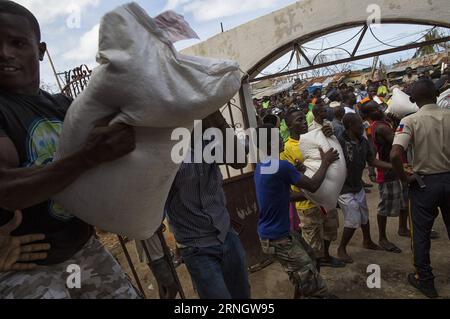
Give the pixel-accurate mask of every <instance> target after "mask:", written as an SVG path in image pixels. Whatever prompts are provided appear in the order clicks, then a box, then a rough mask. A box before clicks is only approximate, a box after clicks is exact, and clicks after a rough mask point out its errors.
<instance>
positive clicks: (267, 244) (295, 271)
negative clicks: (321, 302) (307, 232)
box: [261, 231, 329, 298]
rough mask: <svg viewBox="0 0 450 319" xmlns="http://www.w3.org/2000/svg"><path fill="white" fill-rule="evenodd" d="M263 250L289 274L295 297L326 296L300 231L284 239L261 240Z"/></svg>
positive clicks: (324, 288)
mask: <svg viewBox="0 0 450 319" xmlns="http://www.w3.org/2000/svg"><path fill="white" fill-rule="evenodd" d="M261 245H262V249H263V252H264V253H265V254H267V255H269V256H271V257H272V258H274V259H275V260H277V261H278V262H279V263H280V264H281V266H282V267H283V268H284V270H285V271H286V272H287V274H288V275H289V279H290V281H291V283H292V284H293V285H294V286H295V298H301V297H305V298H326V297H328V296H329V293H328V288H327V286H326V285H325V282H324V281H323V279H322V277H321V276H320V274H319V270H318V268H317V261H316V257H315V255H314V252H313V250H312V249H311V247H310V246H309V245H308V244H307V243H306V242H305V240H304V239H303V238H302V236H301V235H300V233H298V232H295V231H294V232H292V233H291V236H289V237H288V238H286V239H282V240H277V241H264V240H261Z"/></svg>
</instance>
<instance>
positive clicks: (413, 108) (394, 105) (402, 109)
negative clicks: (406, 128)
mask: <svg viewBox="0 0 450 319" xmlns="http://www.w3.org/2000/svg"><path fill="white" fill-rule="evenodd" d="M418 110H419V107H418V106H417V104H415V103H411V101H410V100H409V95H408V94H406V93H405V92H403V91H402V90H400V89H398V88H395V89H394V91H393V94H392V99H391V102H390V104H389V107H388V108H387V110H386V113H391V114H394V115H395V116H397V117H398V118H400V119H401V118H404V117H405V116H407V115H409V114H412V113H416V112H417V111H418Z"/></svg>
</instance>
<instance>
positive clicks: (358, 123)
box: [254, 68, 450, 297]
mask: <svg viewBox="0 0 450 319" xmlns="http://www.w3.org/2000/svg"><path fill="white" fill-rule="evenodd" d="M448 71H449V69H448V68H446V70H445V74H444V77H446V76H447V78H448V75H447V74H448ZM410 76H411V70H410V69H408V70H407V75H406V76H405V77H406V78H408V79H409V78H410ZM441 82H442V81H440V82H436V81H435V82H433V81H432V80H431V79H430V78H428V77H426V76H423V75H421V76H420V77H417V76H416V77H414V79H413V80H411V81H405V82H404V83H403V87H402V89H403V91H404V92H408V93H409V94H410V95H411V102H413V103H417V105H418V106H419V107H420V111H419V112H417V113H416V114H411V115H410V116H407V117H405V118H404V119H399V118H397V117H396V116H394V115H392V114H388V113H386V112H385V111H386V110H387V107H388V104H389V102H390V101H389V99H390V97H391V96H392V88H390V87H389V85H388V81H387V80H382V81H380V82H374V81H370V80H369V81H368V82H367V86H363V85H361V86H359V88H358V90H355V89H354V87H352V86H348V85H346V84H345V83H338V84H331V85H330V86H329V87H328V89H327V91H326V92H325V94H324V92H323V91H322V89H320V88H316V89H315V90H314V91H313V93H312V94H310V93H309V91H308V90H305V91H303V92H302V93H301V94H299V93H298V92H296V91H295V86H294V90H293V92H292V91H291V92H289V93H288V92H284V93H282V94H278V95H276V96H275V97H271V98H266V97H265V98H263V99H262V100H261V101H258V100H257V99H255V100H254V104H255V107H256V109H257V111H258V116H259V121H260V125H261V127H278V128H280V132H281V139H282V140H283V143H284V148H283V151H282V152H281V154H280V156H279V159H281V162H280V163H283V162H285V163H284V164H282V165H280V167H282V168H283V167H284V165H287V163H290V164H291V165H290V166H289V165H288V168H286V172H283V170H282V169H280V172H279V173H278V175H279V176H278V182H280V180H281V181H283V182H284V183H285V184H286V185H288V184H290V185H292V189H291V199H290V201H291V202H295V209H294V210H292V209H291V210H290V212H291V219H290V220H291V221H290V223H291V225H290V226H291V228H290V231H288V228H287V227H286V225H285V226H284V227H283V229H284V238H283V242H284V241H286V239H285V238H291V240H290V241H289V240H288V242H290V243H291V245H293V246H296V247H297V248H296V249H297V250H298V249H299V248H298V247H300V246H302V244H303V248H304V251H305V252H307V251H309V250H310V249H311V248H312V251H313V252H314V256H315V257H316V259H315V263H312V262H311V263H310V265H316V264H317V265H318V266H319V267H320V266H322V267H343V266H345V264H348V263H353V258H352V257H351V255H350V253H349V251H348V249H347V246H348V244H349V242H350V241H351V239H352V237H353V235H354V233H355V231H356V230H357V229H359V228H361V230H362V234H363V243H362V245H363V247H364V248H366V249H369V250H385V251H387V252H391V253H396V254H399V253H402V251H401V249H400V248H399V247H397V245H395V244H394V243H393V242H392V241H391V240H390V239H388V236H387V223H388V220H389V219H392V218H398V235H399V236H402V237H411V234H412V243H413V256H414V265H415V267H416V273H414V274H411V275H410V276H409V277H408V280H409V282H410V284H412V285H413V286H414V287H416V288H418V289H419V290H420V291H422V292H423V293H424V294H425V295H427V296H428V297H436V296H437V292H436V290H435V288H434V276H433V275H432V271H431V266H430V255H429V250H430V239H431V238H437V237H438V236H439V234H438V233H437V232H435V231H434V230H433V229H432V227H433V222H434V219H435V218H436V217H437V215H438V212H439V210H438V208H439V209H440V211H441V212H442V215H443V219H444V222H445V224H446V226H447V230H448V231H449V229H450V223H449V213H450V211H449V205H450V193H449V185H450V175H449V172H450V161H449V160H450V157H449V155H450V154H449V151H448V145H449V143H450V129H449V128H448V127H446V126H447V125H448V121H449V116H450V112H449V110H446V109H441V108H439V107H437V106H436V103H437V97H438V96H439V93H440V91H441V90H444V89H445V88H446V86H445V85H442V84H444V83H445V82H443V83H441ZM447 86H448V82H447ZM366 87H367V90H366ZM424 110H428V112H427V113H426V112H425V111H424ZM412 118H414V120H412ZM417 122H420V124H418V123H417ZM283 123H284V124H283ZM284 126H285V127H286V128H284ZM327 126H328V129H326V127H327ZM413 127H414V128H415V129H416V130H417V129H419V130H420V132H414V133H413ZM316 129H322V130H323V132H324V134H325V135H326V136H327V137H331V136H333V135H334V136H335V137H336V138H337V140H338V141H339V142H340V145H341V147H342V150H343V153H344V156H345V161H346V163H347V169H348V175H347V178H346V181H345V184H344V187H343V189H342V191H341V194H340V197H339V201H338V207H339V208H340V210H341V211H342V213H343V217H344V228H343V230H342V238H341V240H340V243H339V246H338V250H337V258H335V257H333V256H332V255H331V254H330V252H329V247H330V243H331V242H332V241H335V240H336V239H337V230H338V222H337V218H336V213H337V212H336V211H335V210H331V211H328V212H326V213H325V214H324V213H323V211H321V210H320V209H319V208H318V207H317V206H316V205H315V204H314V203H313V202H311V201H309V200H308V199H307V198H306V197H305V196H304V195H302V192H301V191H300V189H299V188H298V187H297V185H298V183H299V182H298V179H299V178H300V177H299V174H298V172H297V171H298V164H299V163H302V162H303V161H304V158H303V155H302V154H301V151H300V148H299V145H301V143H302V141H301V135H303V134H306V133H307V132H308V131H313V130H316ZM419 137H420V139H419ZM406 141H407V142H408V143H406ZM430 145H433V146H430ZM438 148H439V150H438ZM421 150H429V151H431V153H429V154H428V156H434V157H435V158H439V165H435V166H434V165H431V163H429V164H425V163H424V162H425V158H427V155H425V154H424V152H423V151H421ZM418 156H423V159H419V158H418ZM270 158H271V160H274V159H273V158H274V157H273V156H271V157H270ZM324 160H325V159H324ZM433 162H434V161H433ZM418 163H421V164H424V166H420V165H419V164H418ZM435 164H437V163H435ZM295 168H297V170H296V169H295ZM366 168H368V169H369V172H370V178H371V180H372V182H373V183H376V184H377V185H378V191H379V204H378V208H377V213H378V214H377V224H378V244H376V243H374V242H373V241H372V237H371V234H370V224H369V208H368V205H367V199H366V193H367V192H370V189H368V188H369V187H371V186H373V185H371V184H369V183H366V182H364V181H363V176H364V170H365V169H366ZM375 168H376V170H375ZM300 172H302V171H300ZM405 172H407V173H406V174H405ZM257 173H258V171H257ZM283 175H284V176H283ZM431 176H435V178H436V179H437V178H439V182H438V184H439V183H440V188H439V190H438V186H436V187H437V188H436V189H434V192H436V193H435V195H434V196H435V197H434V198H433V200H432V201H430V202H429V206H428V205H427V207H424V203H423V202H422V201H421V200H419V201H416V199H415V198H417V197H416V196H418V197H421V196H423V197H425V194H424V193H423V194H422V193H420V192H417V183H422V179H427V180H429V181H431V180H430V177H431ZM272 178H275V179H277V178H276V177H266V178H265V179H262V180H261V178H260V177H258V178H256V186H257V190H258V189H260V190H261V192H262V193H263V194H265V193H270V192H269V191H268V189H271V188H272V186H271V184H273V185H276V184H275V183H274V182H272V181H271V179H272ZM301 178H303V179H304V178H305V177H304V176H302V177H301ZM283 182H282V183H283ZM424 185H427V186H426V187H427V188H428V190H427V192H431V189H432V188H433V187H434V186H428V183H425V184H424ZM277 189H282V187H281V185H277V186H276V187H273V188H272V191H273V192H277V194H279V193H280V191H279V190H277ZM303 189H306V190H308V188H307V187H303ZM423 189H424V188H422V191H423ZM413 190H415V191H414V192H413ZM410 192H413V193H414V196H413V195H411V196H409V193H410ZM423 192H425V191H423ZM438 194H440V196H439V195H438ZM286 196H287V195H286ZM286 196H285V200H284V201H283V203H282V205H279V206H278V207H276V208H274V207H273V205H274V202H275V201H273V200H272V201H271V203H272V204H271V205H269V204H267V198H266V197H267V195H261V196H259V198H258V201H259V204H260V208H261V214H262V217H261V218H262V222H260V227H262V229H264V228H266V227H267V226H266V225H265V224H266V222H267V221H266V219H267V220H269V221H271V220H273V219H274V218H275V217H274V216H278V218H280V219H284V222H285V223H286V221H287V217H286V215H287V214H288V212H289V202H288V201H287V197H286ZM430 196H431V195H430ZM273 197H274V194H272V195H271V196H269V198H273ZM413 197H414V199H413ZM410 198H411V199H412V200H411V203H410V200H409V199H410ZM430 199H431V198H430ZM291 205H292V204H291ZM410 211H411V212H412V214H411V215H410V214H409V213H410ZM292 212H294V214H296V215H297V216H292ZM422 214H423V216H421V215H422ZM281 216H283V217H281ZM425 216H426V217H425ZM408 218H410V219H411V229H409V227H408ZM298 219H299V221H298ZM425 220H427V223H425ZM293 222H294V223H295V225H292V223H293ZM261 225H263V226H261ZM274 225H276V223H273V221H272V223H271V227H275V226H274ZM297 226H298V227H297ZM279 227H281V224H279ZM292 230H296V231H295V232H294V233H292V232H291V231H292ZM297 230H299V231H300V233H301V235H302V238H303V239H304V242H303V243H302V242H299V241H298V240H296V239H295V238H296V236H298V235H297ZM260 236H262V237H263V238H264V240H263V247H268V246H269V245H268V244H267V240H269V242H270V241H273V242H274V243H277V238H276V237H278V236H277V235H276V233H274V234H272V237H270V236H269V237H268V236H267V235H266V234H265V232H264V230H260ZM449 236H450V233H449ZM305 243H306V244H305ZM275 247H276V246H275ZM266 251H267V248H266ZM275 251H276V249H275ZM277 257H278V259H279V260H280V263H281V264H282V265H284V264H285V263H286V260H283V256H277ZM300 260H301V259H299V261H298V262H300ZM303 261H304V262H306V261H305V260H303ZM285 268H286V267H285ZM286 271H287V272H288V273H290V274H292V267H291V268H290V269H289V268H286ZM298 272H299V273H300V272H301V268H300V267H299V268H298ZM292 278H295V276H294V277H292V276H291V279H292ZM294 281H295V280H294ZM318 291H321V290H320V289H319V290H318Z"/></svg>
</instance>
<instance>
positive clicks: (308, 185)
mask: <svg viewBox="0 0 450 319" xmlns="http://www.w3.org/2000/svg"><path fill="white" fill-rule="evenodd" d="M320 153H321V157H322V164H321V165H320V168H319V170H318V171H317V172H316V174H315V175H314V176H313V177H312V178H309V177H307V176H305V175H302V177H301V178H300V180H299V181H298V183H297V185H295V186H297V187H298V188H302V189H305V190H307V191H309V192H312V193H315V192H317V190H318V189H319V188H320V186H321V185H322V182H323V180H324V179H325V176H326V173H327V170H328V167H330V165H331V164H332V163H334V162H335V161H337V160H338V159H339V154H338V152H337V151H336V150H334V149H331V150H329V151H328V152H326V153H324V152H323V151H322V150H320Z"/></svg>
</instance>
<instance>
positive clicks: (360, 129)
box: [350, 116, 364, 138]
mask: <svg viewBox="0 0 450 319" xmlns="http://www.w3.org/2000/svg"><path fill="white" fill-rule="evenodd" d="M350 131H352V133H353V134H354V135H355V136H357V137H359V138H361V137H362V136H363V135H364V125H363V122H362V119H361V118H360V117H359V116H358V117H356V118H355V119H354V120H353V123H352V125H351V126H350Z"/></svg>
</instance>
